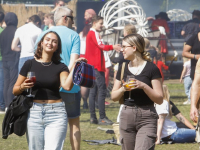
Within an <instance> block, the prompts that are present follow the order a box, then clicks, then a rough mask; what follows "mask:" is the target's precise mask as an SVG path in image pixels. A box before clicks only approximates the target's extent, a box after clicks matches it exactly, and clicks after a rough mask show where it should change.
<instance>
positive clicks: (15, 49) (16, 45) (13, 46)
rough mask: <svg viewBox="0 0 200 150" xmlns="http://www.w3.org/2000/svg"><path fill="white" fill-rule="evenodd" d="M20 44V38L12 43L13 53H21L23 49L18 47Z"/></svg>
mask: <svg viewBox="0 0 200 150" xmlns="http://www.w3.org/2000/svg"><path fill="white" fill-rule="evenodd" d="M18 44H19V38H18V37H15V38H14V39H13V41H12V45H11V49H12V50H13V51H21V48H20V47H18Z"/></svg>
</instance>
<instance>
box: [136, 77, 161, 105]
mask: <svg viewBox="0 0 200 150" xmlns="http://www.w3.org/2000/svg"><path fill="white" fill-rule="evenodd" d="M151 84H152V88H151V87H150V86H148V85H147V84H145V83H143V82H141V81H139V80H136V83H135V84H133V85H134V86H135V88H133V89H136V88H139V89H143V90H144V92H145V93H146V94H147V96H148V97H149V98H150V99H151V100H152V101H153V102H155V103H156V104H162V103H163V90H162V79H161V78H159V79H154V80H152V81H151Z"/></svg>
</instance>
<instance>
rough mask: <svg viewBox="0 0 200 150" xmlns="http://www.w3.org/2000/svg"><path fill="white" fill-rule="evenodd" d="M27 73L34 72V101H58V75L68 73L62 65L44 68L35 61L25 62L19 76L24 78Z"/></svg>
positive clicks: (66, 68) (53, 64)
mask: <svg viewBox="0 0 200 150" xmlns="http://www.w3.org/2000/svg"><path fill="white" fill-rule="evenodd" d="M29 71H32V72H35V76H36V83H35V84H34V87H33V93H34V92H36V91H37V92H36V95H35V98H34V100H58V99H60V98H61V97H60V94H59V87H60V73H61V72H63V71H66V72H69V69H68V67H67V66H66V65H65V64H63V63H57V64H55V63H52V64H51V65H49V66H44V65H43V64H42V63H40V62H38V61H36V60H35V59H31V60H27V61H26V62H25V63H24V65H23V67H22V69H21V71H20V75H22V76H24V77H26V76H27V73H28V72H29Z"/></svg>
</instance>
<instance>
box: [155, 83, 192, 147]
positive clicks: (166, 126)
mask: <svg viewBox="0 0 200 150" xmlns="http://www.w3.org/2000/svg"><path fill="white" fill-rule="evenodd" d="M163 99H164V100H163V103H162V104H161V105H157V104H155V108H156V111H157V114H158V115H159V119H158V127H157V140H156V144H160V141H172V142H173V143H190V142H194V141H195V137H196V131H195V129H187V128H178V127H177V125H176V123H175V122H173V121H171V120H170V119H171V118H172V110H171V106H170V103H169V99H170V94H169V90H168V88H167V86H166V85H163Z"/></svg>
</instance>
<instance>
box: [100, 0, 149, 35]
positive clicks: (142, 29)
mask: <svg viewBox="0 0 200 150" xmlns="http://www.w3.org/2000/svg"><path fill="white" fill-rule="evenodd" d="M99 15H100V16H102V17H103V18H104V26H105V28H106V29H108V30H109V29H110V28H113V29H115V30H123V29H124V25H125V24H127V23H130V24H134V25H135V26H136V28H137V30H138V33H139V34H141V35H142V36H144V37H146V36H147V35H148V32H147V30H146V29H147V26H146V25H147V21H146V14H145V13H144V11H143V9H142V7H141V6H140V5H139V4H138V3H137V2H136V1H135V0H110V1H108V2H107V3H106V4H105V5H104V6H103V8H102V9H101V10H100V12H99Z"/></svg>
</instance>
